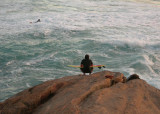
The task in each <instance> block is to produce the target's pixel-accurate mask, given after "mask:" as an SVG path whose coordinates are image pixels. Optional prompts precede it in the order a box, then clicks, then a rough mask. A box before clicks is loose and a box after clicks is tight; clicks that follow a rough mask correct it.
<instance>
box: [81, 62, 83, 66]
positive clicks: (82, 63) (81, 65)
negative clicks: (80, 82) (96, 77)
mask: <svg viewBox="0 0 160 114" xmlns="http://www.w3.org/2000/svg"><path fill="white" fill-rule="evenodd" d="M81 68H83V60H82V61H81Z"/></svg>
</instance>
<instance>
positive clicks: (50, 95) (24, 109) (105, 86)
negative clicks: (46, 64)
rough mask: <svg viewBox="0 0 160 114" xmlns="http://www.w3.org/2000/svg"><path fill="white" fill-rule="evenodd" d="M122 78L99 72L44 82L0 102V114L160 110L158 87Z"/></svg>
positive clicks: (151, 112) (136, 113)
mask: <svg viewBox="0 0 160 114" xmlns="http://www.w3.org/2000/svg"><path fill="white" fill-rule="evenodd" d="M106 75H108V76H113V77H114V79H115V80H116V84H115V85H113V86H111V85H112V79H110V78H107V79H106V78H105V76H106ZM118 77H119V78H118ZM124 78H125V77H124V75H123V74H121V73H118V72H109V71H103V72H98V73H94V74H92V75H90V76H68V77H64V78H61V79H56V80H52V81H47V82H45V83H43V84H40V85H37V86H35V87H32V88H29V89H27V90H24V91H23V92H21V93H18V94H17V95H15V96H14V97H12V98H9V99H7V100H6V101H4V102H2V103H0V114H3V113H4V114H6V113H7V114H29V113H33V114H124V113H128V114H133V113H134V114H158V113H160V107H159V106H160V90H158V89H156V88H154V87H152V86H150V85H148V84H147V83H146V82H145V81H143V80H141V79H140V80H131V81H129V82H127V83H121V82H123V80H121V79H124Z"/></svg>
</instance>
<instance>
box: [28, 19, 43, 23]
mask: <svg viewBox="0 0 160 114" xmlns="http://www.w3.org/2000/svg"><path fill="white" fill-rule="evenodd" d="M38 22H41V20H40V19H38V20H37V21H36V22H34V23H38ZM30 23H32V22H30Z"/></svg>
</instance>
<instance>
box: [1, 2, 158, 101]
mask: <svg viewBox="0 0 160 114" xmlns="http://www.w3.org/2000/svg"><path fill="white" fill-rule="evenodd" d="M37 19H41V22H40V23H34V22H35V21H36V20H37ZM30 22H33V23H30ZM0 23H1V26H0V101H4V100H5V99H7V98H9V97H11V96H13V95H14V94H16V93H18V92H20V91H22V90H24V89H26V88H29V87H32V86H34V85H37V84H40V83H42V82H44V81H47V80H51V79H56V78H60V77H64V76H70V75H78V74H81V72H80V70H79V69H76V68H70V67H67V65H79V64H80V62H81V60H82V59H83V58H84V55H85V54H86V53H87V54H89V55H90V57H91V59H92V61H93V63H94V64H105V65H106V68H104V69H101V70H99V69H98V68H95V69H94V71H93V72H99V71H102V70H110V71H115V72H121V73H124V74H125V76H126V77H128V76H129V75H131V74H133V73H136V74H138V75H140V78H142V79H144V80H146V81H147V82H148V83H149V84H151V85H153V86H154V87H156V88H159V89H160V51H159V50H160V2H159V1H158V0H157V1H150V0H147V1H146V2H144V1H141V0H139V1H134V0H54V1H53V0H3V1H2V0H1V4H0Z"/></svg>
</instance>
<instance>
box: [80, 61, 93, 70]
mask: <svg viewBox="0 0 160 114" xmlns="http://www.w3.org/2000/svg"><path fill="white" fill-rule="evenodd" d="M92 65H93V62H92V60H90V59H83V60H82V61H81V67H82V68H81V71H82V72H83V73H91V72H92V70H93V67H90V66H92Z"/></svg>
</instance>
